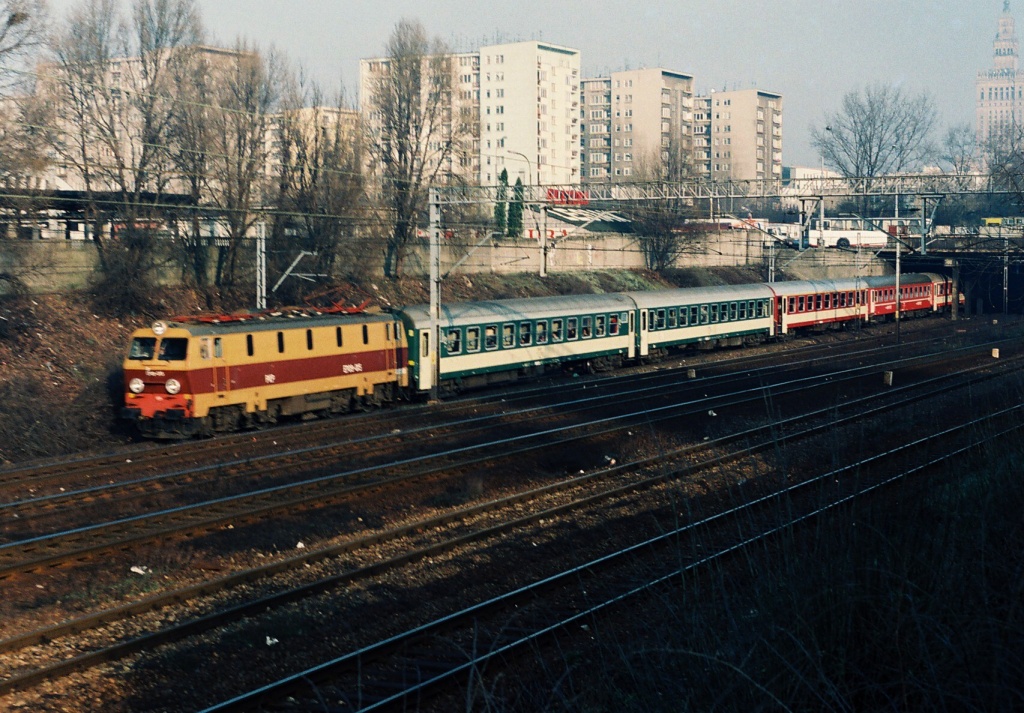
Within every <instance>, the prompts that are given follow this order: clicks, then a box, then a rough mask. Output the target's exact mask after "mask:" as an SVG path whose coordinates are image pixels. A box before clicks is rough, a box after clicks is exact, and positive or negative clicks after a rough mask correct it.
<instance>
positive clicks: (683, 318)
mask: <svg viewBox="0 0 1024 713" xmlns="http://www.w3.org/2000/svg"><path fill="white" fill-rule="evenodd" d="M686 313H687V309H686V307H680V308H679V326H680V327H685V326H686Z"/></svg>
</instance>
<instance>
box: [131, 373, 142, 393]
mask: <svg viewBox="0 0 1024 713" xmlns="http://www.w3.org/2000/svg"><path fill="white" fill-rule="evenodd" d="M144 388H146V385H145V384H143V383H142V379H140V378H139V377H137V376H136V377H135V378H134V379H132V380H131V381H129V382H128V390H129V391H131V392H132V393H133V394H141V393H142V390H143V389H144Z"/></svg>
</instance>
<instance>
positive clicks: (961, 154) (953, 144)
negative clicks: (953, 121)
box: [939, 124, 978, 176]
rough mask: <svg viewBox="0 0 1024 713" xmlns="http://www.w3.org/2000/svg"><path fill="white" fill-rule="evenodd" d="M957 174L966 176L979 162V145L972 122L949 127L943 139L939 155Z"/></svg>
mask: <svg viewBox="0 0 1024 713" xmlns="http://www.w3.org/2000/svg"><path fill="white" fill-rule="evenodd" d="M939 158H940V159H942V161H943V162H944V163H945V164H947V165H948V166H949V168H950V170H951V171H952V172H953V173H954V175H957V176H964V175H967V174H968V173H970V172H971V171H973V170H975V167H976V165H977V162H978V146H977V139H976V137H975V134H974V129H973V128H972V127H971V125H970V124H957V125H955V126H951V127H949V129H947V130H946V134H945V136H944V137H943V140H942V147H941V154H940V156H939Z"/></svg>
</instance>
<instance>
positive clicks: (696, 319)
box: [690, 305, 700, 324]
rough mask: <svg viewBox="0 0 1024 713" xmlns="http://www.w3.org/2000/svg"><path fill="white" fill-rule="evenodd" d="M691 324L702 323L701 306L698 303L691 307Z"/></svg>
mask: <svg viewBox="0 0 1024 713" xmlns="http://www.w3.org/2000/svg"><path fill="white" fill-rule="evenodd" d="M690 324H700V308H699V307H698V306H697V305H693V306H692V307H690Z"/></svg>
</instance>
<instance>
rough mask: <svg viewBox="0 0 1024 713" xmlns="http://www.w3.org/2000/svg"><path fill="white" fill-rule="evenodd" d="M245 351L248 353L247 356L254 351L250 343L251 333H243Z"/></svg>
mask: <svg viewBox="0 0 1024 713" xmlns="http://www.w3.org/2000/svg"><path fill="white" fill-rule="evenodd" d="M245 353H246V354H248V355H249V356H252V355H253V354H255V353H256V349H255V348H254V347H253V344H252V335H251V334H246V335H245Z"/></svg>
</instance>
